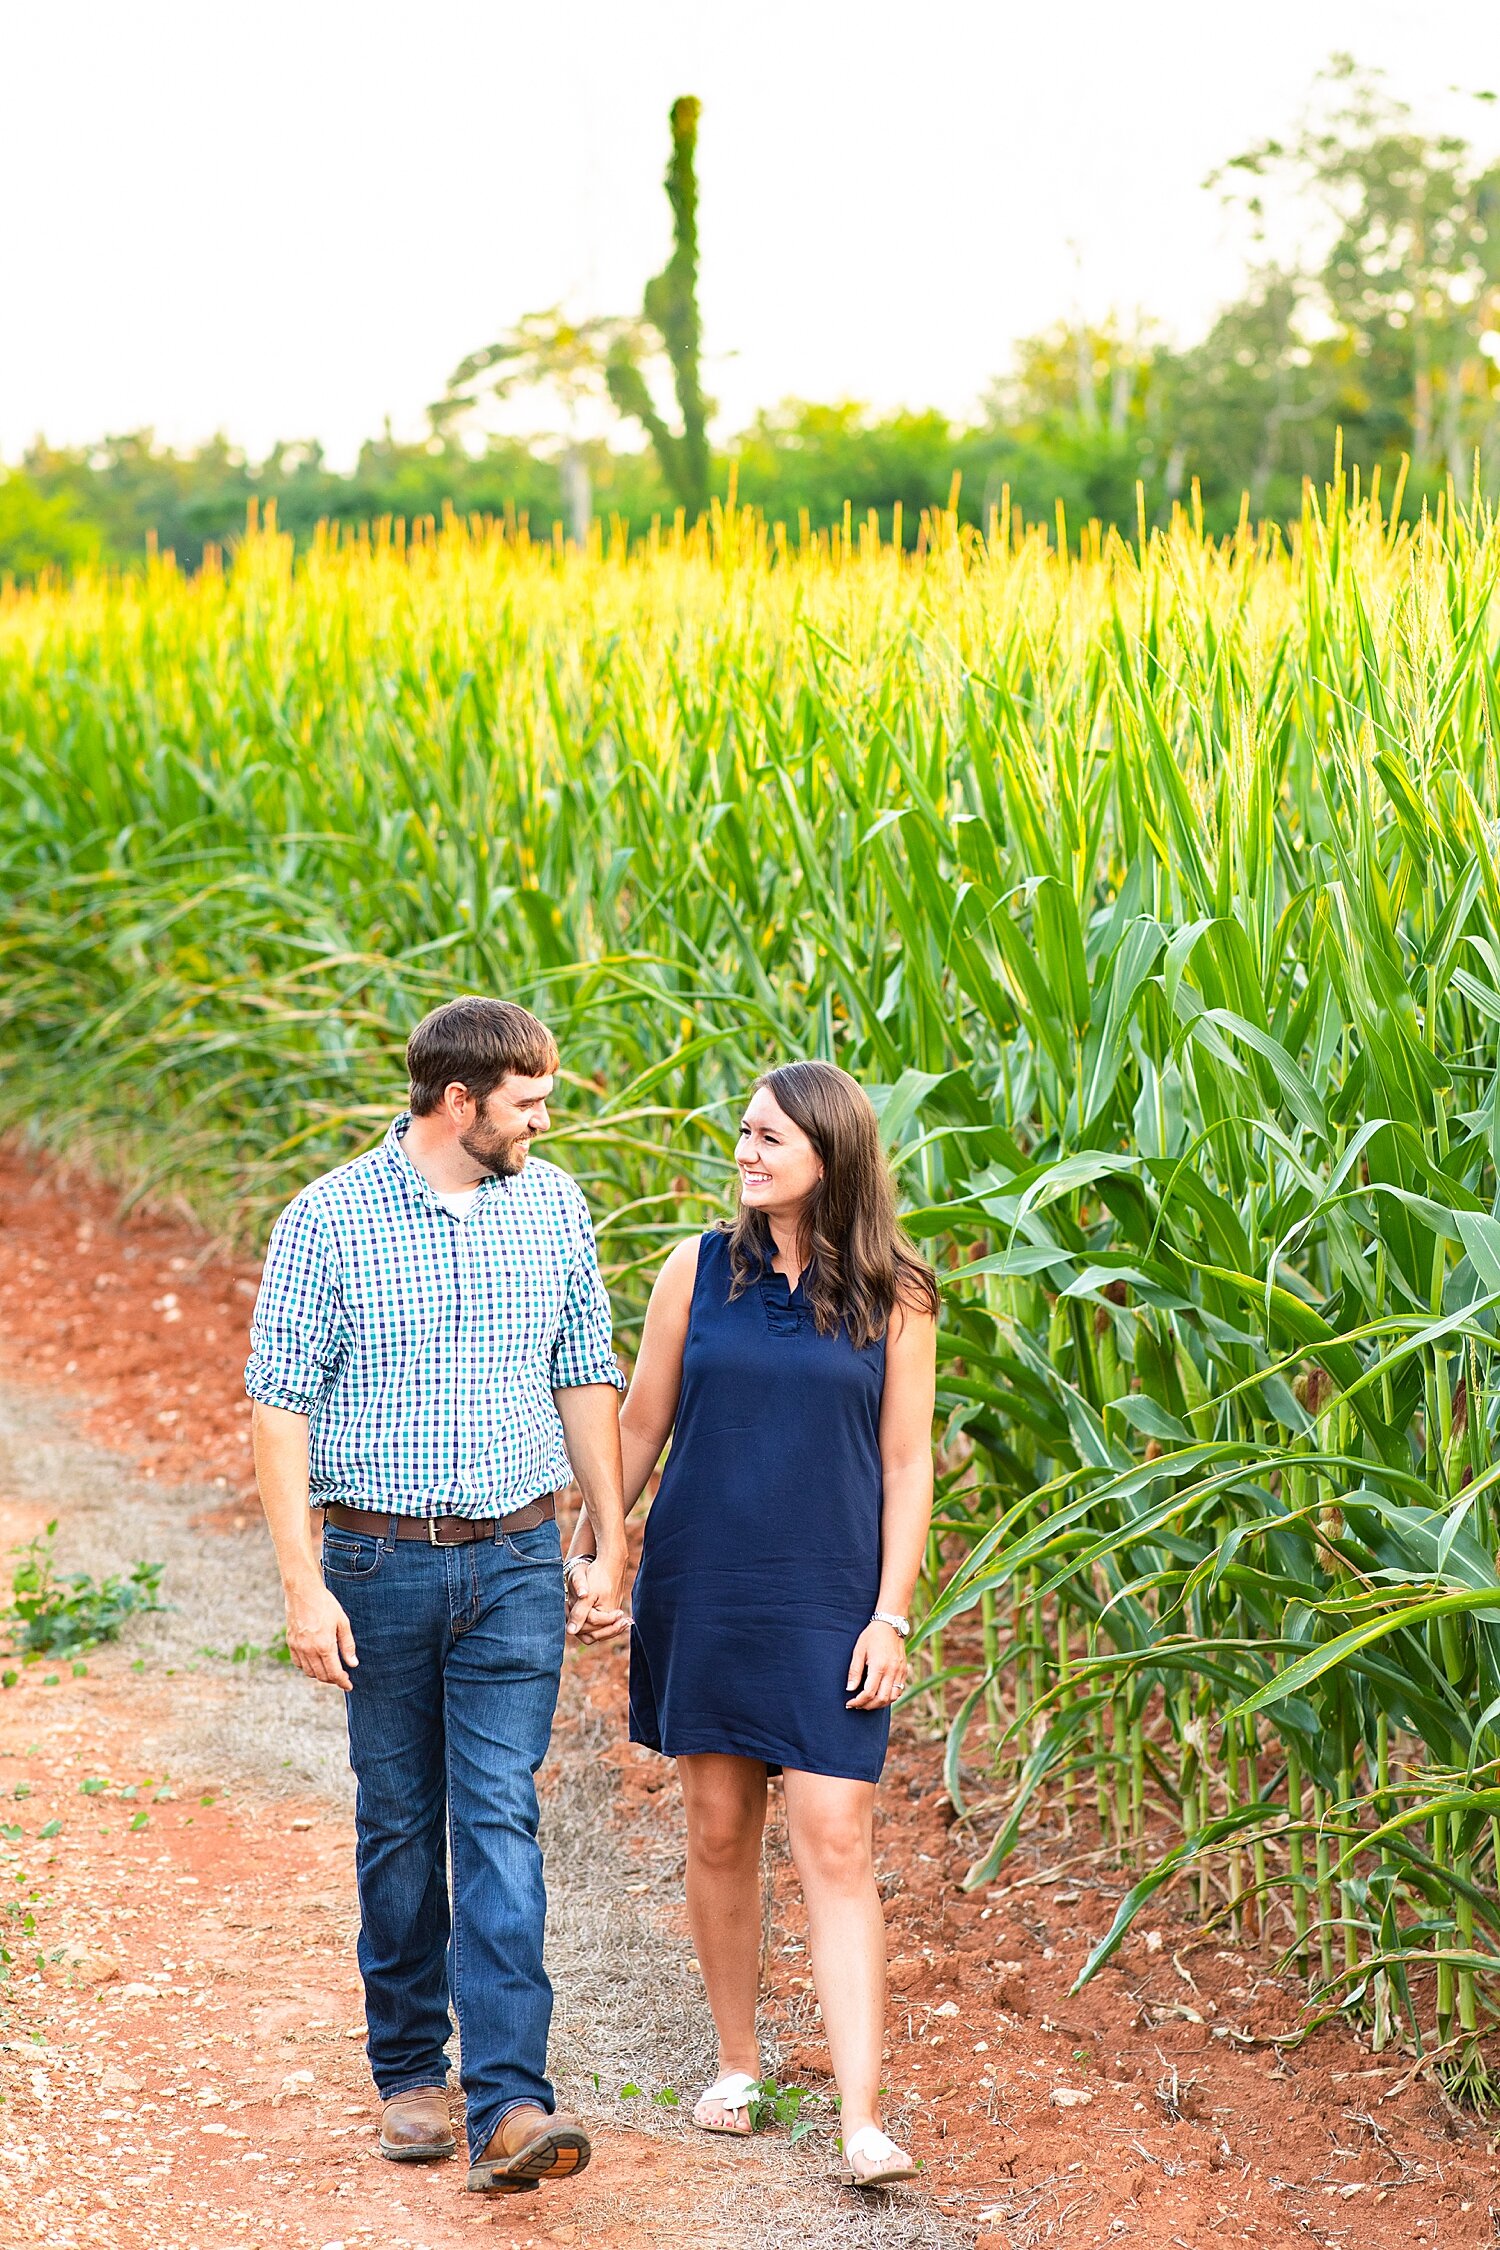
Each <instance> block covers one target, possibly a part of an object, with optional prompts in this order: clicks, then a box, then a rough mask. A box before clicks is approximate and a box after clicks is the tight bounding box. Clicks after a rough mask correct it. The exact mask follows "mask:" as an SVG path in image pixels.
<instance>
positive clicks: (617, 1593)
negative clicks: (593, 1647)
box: [567, 1555, 630, 1641]
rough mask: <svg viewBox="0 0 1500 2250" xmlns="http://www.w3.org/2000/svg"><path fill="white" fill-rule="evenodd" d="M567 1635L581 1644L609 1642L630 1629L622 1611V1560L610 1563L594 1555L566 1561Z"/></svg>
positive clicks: (623, 1575) (624, 1612) (623, 1569)
mask: <svg viewBox="0 0 1500 2250" xmlns="http://www.w3.org/2000/svg"><path fill="white" fill-rule="evenodd" d="M567 1586H568V1631H569V1632H570V1633H571V1634H573V1635H574V1637H575V1638H576V1639H578V1640H581V1641H612V1640H617V1639H618V1638H619V1636H620V1635H621V1634H622V1633H626V1632H628V1631H629V1629H630V1614H629V1612H628V1611H627V1610H626V1609H624V1608H623V1607H622V1603H621V1596H622V1594H623V1591H624V1586H625V1563H624V1560H623V1558H622V1559H621V1560H620V1561H619V1562H618V1563H615V1562H612V1561H610V1560H609V1559H608V1558H604V1559H601V1558H600V1557H599V1556H598V1555H574V1556H571V1557H570V1558H569V1562H568V1572H567Z"/></svg>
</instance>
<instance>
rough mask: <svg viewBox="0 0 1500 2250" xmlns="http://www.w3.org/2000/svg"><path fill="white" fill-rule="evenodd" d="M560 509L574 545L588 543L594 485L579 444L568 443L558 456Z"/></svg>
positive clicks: (592, 516) (585, 457)
mask: <svg viewBox="0 0 1500 2250" xmlns="http://www.w3.org/2000/svg"><path fill="white" fill-rule="evenodd" d="M562 488H563V509H564V512H565V514H566V516H567V519H568V537H569V538H570V539H571V540H573V541H574V542H575V543H576V544H577V545H578V546H580V547H583V546H586V545H587V544H588V536H589V526H590V525H591V524H592V523H593V520H594V488H593V485H592V482H591V481H590V478H589V464H588V456H587V454H586V453H585V452H584V450H583V447H582V446H581V445H570V446H569V447H568V450H567V452H566V453H565V454H564V455H563V457H562Z"/></svg>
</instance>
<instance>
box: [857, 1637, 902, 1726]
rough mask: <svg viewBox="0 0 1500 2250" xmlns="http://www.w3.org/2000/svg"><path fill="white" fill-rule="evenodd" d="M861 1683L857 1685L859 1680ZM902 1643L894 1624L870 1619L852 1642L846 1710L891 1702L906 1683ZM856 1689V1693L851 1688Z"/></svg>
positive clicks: (881, 1706) (873, 1707)
mask: <svg viewBox="0 0 1500 2250" xmlns="http://www.w3.org/2000/svg"><path fill="white" fill-rule="evenodd" d="M861 1680H863V1681H864V1686H863V1687H860V1681H861ZM906 1680H907V1667H906V1643H905V1641H903V1640H902V1638H901V1635H900V1634H899V1633H898V1632H897V1631H896V1628H895V1626H894V1625H883V1624H882V1623H881V1622H880V1620H879V1619H878V1618H872V1619H871V1621H870V1623H869V1624H868V1625H867V1626H866V1627H865V1629H864V1631H863V1632H862V1633H861V1634H860V1636H859V1639H858V1640H857V1641H856V1642H855V1644H854V1654H853V1655H852V1656H851V1657H850V1659H849V1677H848V1679H847V1680H846V1681H845V1682H844V1685H845V1686H846V1687H847V1688H848V1689H849V1690H850V1695H849V1701H848V1703H847V1704H846V1705H845V1706H844V1708H845V1709H846V1710H848V1711H880V1710H883V1709H884V1708H885V1707H886V1706H887V1705H888V1704H891V1703H894V1702H895V1700H896V1698H897V1696H898V1695H900V1694H901V1692H902V1690H903V1689H904V1688H905V1686H906ZM855 1688H859V1693H858V1695H856V1694H854V1692H853V1691H854V1689H855Z"/></svg>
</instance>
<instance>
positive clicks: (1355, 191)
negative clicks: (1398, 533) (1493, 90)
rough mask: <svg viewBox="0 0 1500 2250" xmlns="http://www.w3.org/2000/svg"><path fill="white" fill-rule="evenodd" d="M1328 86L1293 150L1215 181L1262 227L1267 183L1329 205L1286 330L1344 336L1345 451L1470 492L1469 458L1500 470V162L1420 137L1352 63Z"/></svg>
mask: <svg viewBox="0 0 1500 2250" xmlns="http://www.w3.org/2000/svg"><path fill="white" fill-rule="evenodd" d="M1321 87H1322V91H1323V96H1324V99H1323V101H1322V103H1321V105H1320V106H1319V108H1317V109H1315V111H1314V114H1313V116H1312V117H1311V118H1310V119H1309V120H1308V121H1307V122H1305V123H1304V124H1303V125H1302V126H1301V127H1300V128H1299V130H1298V131H1297V133H1296V134H1295V135H1294V136H1293V137H1292V138H1291V139H1290V140H1289V141H1286V142H1282V141H1279V140H1266V141H1262V142H1260V143H1259V144H1258V145H1257V146H1256V147H1254V148H1251V149H1248V150H1246V151H1245V153H1244V154H1243V155H1241V156H1237V157H1235V158H1234V159H1233V160H1232V161H1231V163H1230V164H1229V165H1228V166H1226V167H1225V168H1224V171H1223V173H1221V174H1219V175H1217V177H1218V179H1219V180H1220V182H1221V183H1223V184H1226V185H1228V186H1230V187H1231V189H1233V188H1234V187H1236V186H1237V187H1238V188H1239V190H1240V192H1241V193H1242V194H1243V196H1244V198H1245V200H1246V202H1247V205H1248V208H1249V210H1250V211H1251V213H1252V215H1253V216H1254V217H1255V218H1256V219H1257V221H1259V222H1261V223H1264V221H1265V219H1266V215H1267V214H1266V203H1265V189H1266V187H1267V186H1268V185H1270V186H1272V187H1273V188H1274V187H1275V185H1276V184H1277V183H1286V184H1287V185H1289V186H1290V188H1291V189H1292V191H1293V192H1294V194H1296V195H1297V196H1298V197H1299V198H1311V199H1312V200H1313V201H1314V202H1315V203H1316V204H1319V205H1321V207H1322V210H1323V212H1324V214H1325V218H1326V221H1327V225H1328V248H1327V252H1326V255H1325V256H1324V258H1323V260H1322V263H1321V264H1320V265H1319V266H1318V267H1317V268H1316V270H1315V271H1312V272H1309V273H1303V274H1300V275H1297V276H1295V277H1294V279H1295V283H1296V287H1297V292H1298V298H1299V302H1298V307H1297V313H1296V315H1295V316H1294V325H1297V326H1300V327H1301V328H1302V329H1303V330H1304V332H1307V331H1311V332H1312V333H1313V334H1316V332H1317V331H1318V330H1320V329H1321V330H1325V331H1326V330H1327V329H1329V328H1331V329H1332V330H1333V331H1334V335H1335V338H1336V339H1338V340H1341V342H1342V345H1343V347H1344V351H1345V355H1346V357H1347V359H1348V360H1349V361H1350V363H1351V364H1350V365H1349V366H1348V367H1347V368H1346V369H1345V371H1344V373H1345V396H1344V398H1343V400H1342V402H1341V403H1342V405H1343V407H1344V408H1345V409H1346V410H1348V411H1349V412H1350V413H1351V414H1352V416H1353V418H1354V427H1353V429H1352V430H1351V431H1349V432H1348V434H1349V435H1350V436H1351V437H1352V438H1353V440H1354V444H1353V447H1352V450H1354V451H1356V452H1358V453H1366V452H1368V451H1376V452H1388V451H1397V450H1399V451H1403V452H1406V453H1408V454H1409V455H1410V457H1411V462H1412V468H1413V472H1414V474H1415V476H1416V478H1417V479H1418V480H1419V481H1431V480H1433V479H1435V478H1438V477H1441V476H1442V475H1443V474H1444V473H1445V472H1446V474H1448V475H1450V476H1452V477H1453V478H1454V479H1455V481H1457V482H1459V483H1465V484H1466V483H1467V481H1468V479H1469V476H1470V474H1471V473H1472V469H1473V464H1474V456H1475V453H1476V451H1477V452H1478V453H1479V454H1480V456H1481V459H1482V460H1483V462H1484V465H1485V466H1486V467H1487V468H1491V469H1493V468H1494V467H1495V466H1497V465H1500V422H1497V399H1500V369H1497V366H1496V357H1497V354H1500V165H1496V164H1490V165H1485V164H1483V163H1482V162H1481V161H1480V160H1479V159H1478V158H1476V156H1475V153H1474V150H1473V149H1472V147H1471V146H1470V144H1469V143H1468V142H1467V141H1466V140H1464V139H1462V138H1461V137H1460V136H1458V135H1456V134H1451V133H1443V134H1426V133H1423V132H1421V131H1420V130H1419V129H1418V128H1417V126H1416V125H1415V124H1414V122H1413V119H1412V113H1411V110H1410V108H1409V106H1408V105H1407V104H1406V103H1405V102H1401V101H1397V100H1395V99H1394V98H1393V97H1392V96H1391V95H1389V94H1388V93H1386V91H1385V90H1384V88H1383V86H1382V85H1381V83H1380V75H1379V73H1374V72H1367V71H1364V70H1361V69H1360V67H1359V66H1358V65H1357V64H1356V63H1355V62H1354V60H1353V58H1352V57H1350V56H1348V55H1338V56H1335V58H1334V60H1333V62H1332V63H1331V64H1330V65H1329V68H1328V70H1327V71H1326V72H1324V74H1323V77H1322V80H1321ZM1480 98H1481V99H1485V100H1489V99H1492V98H1493V97H1491V96H1482V97H1480ZM1307 348H1308V350H1309V353H1310V357H1311V358H1313V359H1321V360H1327V359H1328V358H1329V357H1330V356H1332V357H1333V358H1334V359H1337V357H1338V352H1337V351H1335V352H1334V353H1333V354H1332V355H1330V354H1329V353H1328V352H1327V351H1326V349H1324V348H1322V347H1320V346H1317V345H1314V344H1309V345H1308V346H1307Z"/></svg>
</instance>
